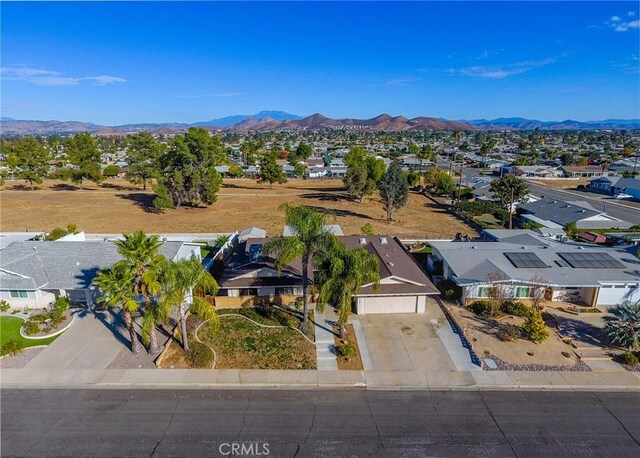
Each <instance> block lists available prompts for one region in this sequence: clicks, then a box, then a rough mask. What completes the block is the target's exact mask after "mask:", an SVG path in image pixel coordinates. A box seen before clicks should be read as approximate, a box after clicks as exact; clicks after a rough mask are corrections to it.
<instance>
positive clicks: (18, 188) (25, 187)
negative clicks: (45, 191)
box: [10, 184, 40, 191]
mask: <svg viewBox="0 0 640 458" xmlns="http://www.w3.org/2000/svg"><path fill="white" fill-rule="evenodd" d="M38 186H39V185H37V184H34V185H33V189H31V187H30V186H29V185H28V184H14V185H13V186H11V188H10V189H11V190H12V191H39V190H40V188H39V187H38Z"/></svg>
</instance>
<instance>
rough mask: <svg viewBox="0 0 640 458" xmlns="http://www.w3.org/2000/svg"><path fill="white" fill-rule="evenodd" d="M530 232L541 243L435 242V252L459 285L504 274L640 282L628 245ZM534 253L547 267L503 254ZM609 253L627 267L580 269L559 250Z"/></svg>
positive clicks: (568, 281)
mask: <svg viewBox="0 0 640 458" xmlns="http://www.w3.org/2000/svg"><path fill="white" fill-rule="evenodd" d="M517 232H519V233H521V234H520V235H522V233H524V232H527V233H528V234H529V235H531V236H532V237H534V238H537V239H538V241H539V242H538V244H536V245H532V244H526V245H523V244H521V243H517V241H516V240H517V238H516V237H514V238H512V239H511V240H509V238H508V237H507V238H502V239H501V240H500V241H487V242H476V241H474V242H433V243H431V245H432V246H433V248H434V254H435V255H436V256H438V257H440V258H442V259H444V260H445V261H446V263H447V264H448V265H449V266H450V268H451V270H452V271H453V272H454V274H455V279H456V281H457V282H458V283H459V284H472V283H484V282H486V280H487V275H488V274H492V273H497V274H501V275H502V276H503V277H505V278H508V279H511V280H514V281H517V282H524V283H526V282H528V281H530V279H531V278H532V277H533V276H541V277H544V278H545V280H546V281H547V282H549V283H550V284H551V285H556V286H575V287H577V286H598V285H599V284H601V283H602V282H604V283H607V282H640V260H639V259H638V258H636V257H635V256H634V255H633V254H631V253H630V252H629V251H628V250H626V249H625V248H603V247H599V246H593V245H586V244H579V243H564V242H556V241H552V240H549V239H545V238H543V237H539V236H537V235H536V233H535V232H533V231H517ZM512 252H523V253H534V254H535V255H536V256H537V257H538V258H540V259H541V260H542V261H543V262H544V263H545V264H546V265H547V266H548V267H545V268H516V267H515V266H514V265H513V264H512V263H511V262H510V261H509V259H508V258H507V257H506V256H505V255H504V253H512ZM567 252H575V253H607V254H609V255H610V256H611V257H613V258H614V259H615V260H617V261H618V262H620V263H621V264H622V265H623V266H624V267H623V268H619V269H579V268H573V267H570V266H568V265H566V263H564V264H565V266H562V265H563V263H562V262H561V261H562V258H561V257H560V256H559V254H558V253H567Z"/></svg>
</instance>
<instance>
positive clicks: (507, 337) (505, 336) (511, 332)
mask: <svg viewBox="0 0 640 458" xmlns="http://www.w3.org/2000/svg"><path fill="white" fill-rule="evenodd" d="M520 335H521V332H520V328H519V327H518V326H515V325H513V324H508V323H507V324H503V325H500V328H499V329H498V334H497V337H498V339H500V340H502V341H503V342H513V341H514V340H516V339H518V338H519V337H520Z"/></svg>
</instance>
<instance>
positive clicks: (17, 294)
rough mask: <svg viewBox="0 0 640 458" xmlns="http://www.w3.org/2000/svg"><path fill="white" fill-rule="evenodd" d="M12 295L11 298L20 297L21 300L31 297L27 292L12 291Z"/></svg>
mask: <svg viewBox="0 0 640 458" xmlns="http://www.w3.org/2000/svg"><path fill="white" fill-rule="evenodd" d="M10 294H11V297H19V298H21V299H26V298H27V297H29V293H28V292H26V291H17V290H11V291H10Z"/></svg>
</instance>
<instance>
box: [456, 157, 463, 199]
mask: <svg viewBox="0 0 640 458" xmlns="http://www.w3.org/2000/svg"><path fill="white" fill-rule="evenodd" d="M463 166H464V161H462V160H461V161H460V179H459V180H458V205H457V206H458V207H460V196H461V194H462V167H463Z"/></svg>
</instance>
